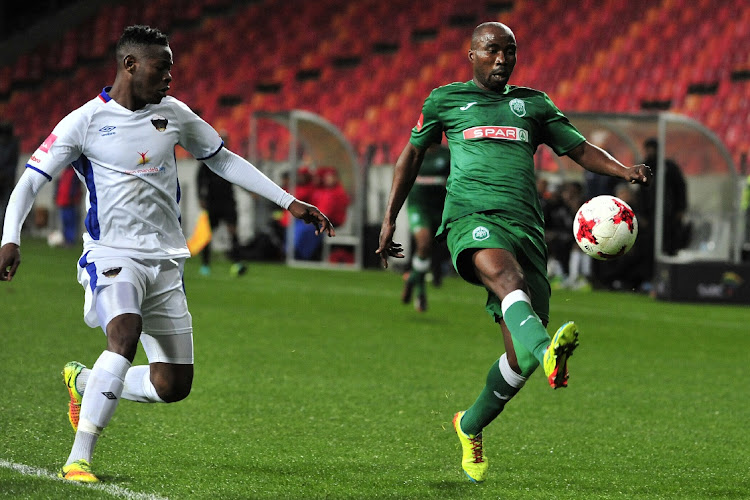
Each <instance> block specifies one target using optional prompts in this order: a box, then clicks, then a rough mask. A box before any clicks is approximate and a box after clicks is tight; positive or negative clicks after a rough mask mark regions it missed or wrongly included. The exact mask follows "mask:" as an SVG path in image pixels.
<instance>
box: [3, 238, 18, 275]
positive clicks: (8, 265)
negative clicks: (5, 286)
mask: <svg viewBox="0 0 750 500" xmlns="http://www.w3.org/2000/svg"><path fill="white" fill-rule="evenodd" d="M20 264H21V251H20V250H19V249H18V245H16V244H15V243H6V244H5V245H3V247H2V248H0V281H10V280H12V279H13V276H14V275H15V274H16V269H18V266H19V265H20Z"/></svg>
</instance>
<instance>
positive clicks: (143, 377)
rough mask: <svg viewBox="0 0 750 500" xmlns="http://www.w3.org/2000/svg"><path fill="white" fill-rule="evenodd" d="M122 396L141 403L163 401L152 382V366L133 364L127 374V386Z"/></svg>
mask: <svg viewBox="0 0 750 500" xmlns="http://www.w3.org/2000/svg"><path fill="white" fill-rule="evenodd" d="M122 397H123V398H124V399H129V400H130V401H137V402H139V403H163V402H164V400H163V399H162V398H160V397H159V394H158V393H157V392H156V388H155V387H154V384H152V383H151V368H150V367H149V365H138V366H133V367H131V368H130V370H128V373H126V374H125V386H124V387H123V389H122Z"/></svg>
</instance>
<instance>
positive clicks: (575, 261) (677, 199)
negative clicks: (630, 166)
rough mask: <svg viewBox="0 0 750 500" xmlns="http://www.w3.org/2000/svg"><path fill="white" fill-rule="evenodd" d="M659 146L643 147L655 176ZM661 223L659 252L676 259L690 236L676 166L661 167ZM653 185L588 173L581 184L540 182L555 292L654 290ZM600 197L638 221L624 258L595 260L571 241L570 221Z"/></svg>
mask: <svg viewBox="0 0 750 500" xmlns="http://www.w3.org/2000/svg"><path fill="white" fill-rule="evenodd" d="M658 151H659V144H658V142H657V141H656V140H655V139H648V140H647V141H646V142H645V143H644V160H643V163H645V164H646V165H648V166H649V167H651V169H652V170H653V171H654V175H655V179H656V178H658V176H657V175H656V168H657V158H658ZM664 166H665V170H666V171H665V173H664V207H663V212H664V221H663V224H662V227H663V231H662V234H661V245H662V252H663V253H664V254H665V255H670V256H671V255H676V254H677V252H678V251H679V250H680V249H682V248H685V247H686V246H687V245H688V244H689V242H690V237H691V226H690V224H689V222H687V220H686V217H685V214H686V210H687V189H686V184H685V178H684V176H683V174H682V171H681V169H680V167H679V166H678V165H677V163H675V162H674V161H672V160H670V159H668V158H667V159H666V160H665V162H664ZM656 193H657V185H656V183H654V185H653V186H650V187H642V186H639V185H631V184H627V183H622V182H619V181H618V180H617V179H615V178H612V177H607V176H603V175H598V174H594V173H592V172H588V171H586V173H585V176H584V178H583V181H582V182H580V181H570V180H564V181H562V182H558V183H554V182H552V181H551V180H549V179H547V178H544V177H539V178H538V179H537V194H538V195H539V198H540V200H541V202H542V210H543V213H544V220H545V226H546V227H545V229H546V238H547V246H548V252H549V258H548V265H547V270H548V274H549V278H550V283H551V285H552V287H553V288H557V289H560V288H567V289H574V290H590V289H592V288H593V289H609V290H624V291H635V292H642V293H650V292H651V291H652V282H653V273H654V258H655V251H656V234H655V228H656V223H655V216H656ZM603 194H609V195H613V196H616V197H618V198H620V199H622V200H623V201H625V202H626V203H627V204H628V205H630V207H631V208H632V209H633V211H634V212H635V215H636V218H637V219H638V238H637V239H636V242H635V244H634V245H633V248H632V249H631V250H630V251H629V252H628V253H626V254H625V255H623V256H621V257H618V258H616V259H613V260H609V261H599V260H594V259H592V258H590V257H588V256H586V255H585V254H584V253H583V252H582V251H581V250H580V248H579V247H578V245H577V244H576V242H575V238H574V236H573V231H572V227H573V219H574V217H575V214H576V212H577V211H578V209H579V208H580V207H581V205H582V204H583V203H584V202H586V201H587V200H590V199H591V198H593V197H595V196H599V195H603Z"/></svg>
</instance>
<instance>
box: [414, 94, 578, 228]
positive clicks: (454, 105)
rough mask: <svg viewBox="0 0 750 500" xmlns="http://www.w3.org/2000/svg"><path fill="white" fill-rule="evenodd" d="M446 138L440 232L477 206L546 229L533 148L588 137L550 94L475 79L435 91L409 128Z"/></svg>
mask: <svg viewBox="0 0 750 500" xmlns="http://www.w3.org/2000/svg"><path fill="white" fill-rule="evenodd" d="M443 132H444V133H445V136H446V137H447V139H448V145H449V147H450V153H451V172H450V175H449V177H448V183H447V195H446V200H445V208H444V210H443V219H442V223H441V226H440V229H439V230H438V234H440V233H442V232H443V231H444V229H445V227H446V225H447V224H448V223H449V222H451V221H453V220H456V219H458V218H459V217H462V216H464V215H468V214H471V213H476V212H490V211H491V212H495V213H498V214H499V215H501V216H502V217H503V218H507V219H510V220H513V221H515V222H517V223H519V224H521V225H524V226H526V227H528V228H529V229H531V230H534V231H536V232H539V233H540V234H543V228H544V219H543V216H542V209H541V205H540V202H539V197H538V195H537V192H536V180H535V173H534V153H535V152H536V149H537V147H538V146H539V145H540V144H547V145H548V146H550V147H551V148H552V149H553V150H554V151H555V153H557V154H558V155H563V154H566V153H567V152H569V151H570V150H571V149H573V148H574V147H576V146H578V145H579V144H581V143H582V142H583V141H584V140H585V139H584V137H583V136H582V135H581V133H580V132H578V130H576V128H575V127H574V126H573V125H572V124H571V123H570V122H569V121H568V119H567V118H566V117H565V115H563V114H562V112H561V111H560V110H559V109H557V107H556V106H555V105H554V104H553V103H552V101H551V100H550V99H549V97H547V94H545V93H544V92H540V91H538V90H534V89H530V88H526V87H516V86H513V85H506V87H505V90H504V91H503V93H497V92H491V91H485V90H482V89H480V88H479V87H477V85H476V84H475V83H474V82H473V81H468V82H464V83H452V84H450V85H445V86H443V87H439V88H436V89H434V90H433V91H432V92H431V93H430V95H429V97H427V99H426V100H425V102H424V106H423V107H422V115H421V116H420V117H419V121H418V122H417V125H416V126H415V127H414V129H413V130H412V133H411V143H412V144H413V145H415V146H417V147H419V148H426V147H428V146H429V145H430V144H432V143H439V142H440V141H441V139H442V134H443Z"/></svg>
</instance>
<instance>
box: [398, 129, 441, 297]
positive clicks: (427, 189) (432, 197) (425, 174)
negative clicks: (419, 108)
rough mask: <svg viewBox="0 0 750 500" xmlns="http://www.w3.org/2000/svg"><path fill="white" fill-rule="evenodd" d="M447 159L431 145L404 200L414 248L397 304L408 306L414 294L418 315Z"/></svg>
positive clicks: (425, 292)
mask: <svg viewBox="0 0 750 500" xmlns="http://www.w3.org/2000/svg"><path fill="white" fill-rule="evenodd" d="M450 158H451V155H450V151H449V150H448V148H445V147H442V146H439V145H436V144H435V145H433V146H431V147H430V148H429V149H428V150H427V152H426V153H425V155H424V160H423V161H422V166H421V167H420V169H419V175H418V176H417V178H416V180H415V181H414V186H413V187H412V188H411V191H410V192H409V198H408V199H407V200H406V210H407V212H408V214H409V229H410V230H411V234H412V235H413V236H414V247H415V248H414V252H413V253H414V255H413V256H412V259H411V270H410V271H409V273H408V274H407V276H406V279H405V282H404V290H403V292H402V293H401V302H403V303H404V304H408V303H409V302H411V300H412V295H414V294H415V293H416V297H415V298H414V308H415V309H416V310H417V311H419V312H424V311H426V310H427V291H426V290H425V276H426V274H427V272H428V271H429V270H430V268H431V267H432V247H433V241H434V239H435V232H436V231H437V229H438V227H439V226H440V221H441V220H442V216H443V205H444V204H445V184H446V181H447V180H448V172H450Z"/></svg>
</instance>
